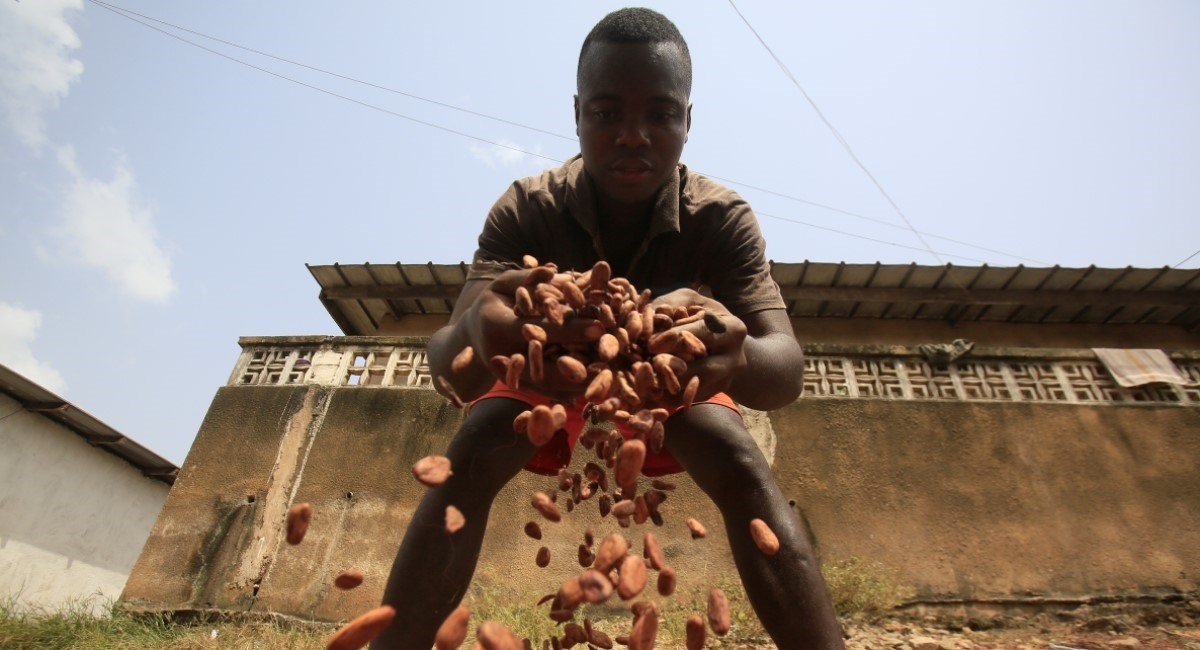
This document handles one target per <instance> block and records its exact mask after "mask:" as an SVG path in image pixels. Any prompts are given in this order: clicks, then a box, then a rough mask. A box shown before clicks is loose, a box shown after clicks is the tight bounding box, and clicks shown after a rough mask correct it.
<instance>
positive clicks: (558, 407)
mask: <svg viewBox="0 0 1200 650" xmlns="http://www.w3.org/2000/svg"><path fill="white" fill-rule="evenodd" d="M550 415H552V416H553V417H554V430H555V431H557V430H559V429H561V428H563V425H565V424H566V423H567V407H565V406H563V405H562V404H551V405H550Z"/></svg>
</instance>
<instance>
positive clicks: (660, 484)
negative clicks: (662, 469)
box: [650, 478, 675, 498]
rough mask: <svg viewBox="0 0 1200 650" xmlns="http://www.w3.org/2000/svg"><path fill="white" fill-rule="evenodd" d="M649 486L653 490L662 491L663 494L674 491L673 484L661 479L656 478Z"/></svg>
mask: <svg viewBox="0 0 1200 650" xmlns="http://www.w3.org/2000/svg"><path fill="white" fill-rule="evenodd" d="M650 486H651V487H653V488H654V489H655V490H663V491H665V492H670V491H671V490H674V489H675V484H674V483H672V482H670V481H664V480H662V479H657V478H656V479H654V480H653V481H650ZM664 498H665V495H664Z"/></svg>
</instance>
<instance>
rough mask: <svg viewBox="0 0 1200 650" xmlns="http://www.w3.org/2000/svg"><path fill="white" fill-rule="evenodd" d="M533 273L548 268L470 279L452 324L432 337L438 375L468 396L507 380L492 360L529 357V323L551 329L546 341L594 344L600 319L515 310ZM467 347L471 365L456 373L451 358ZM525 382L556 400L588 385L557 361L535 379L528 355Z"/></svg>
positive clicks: (578, 392)
mask: <svg viewBox="0 0 1200 650" xmlns="http://www.w3.org/2000/svg"><path fill="white" fill-rule="evenodd" d="M531 273H545V271H544V270H542V271H539V270H537V269H523V270H518V271H506V272H504V273H502V274H500V275H499V276H497V277H496V279H495V280H493V281H491V282H487V281H478V282H475V283H469V284H468V285H467V286H465V287H464V288H463V292H462V294H461V295H460V296H459V299H458V303H457V305H456V306H455V314H454V315H452V316H451V325H449V326H447V327H446V328H443V329H442V330H439V331H438V333H437V334H435V335H434V337H433V338H431V339H430V345H429V354H430V367H431V369H432V370H433V371H434V374H437V375H439V376H441V377H444V378H445V379H446V380H447V382H449V383H450V385H451V386H452V387H453V388H454V390H455V392H456V393H458V395H459V396H460V397H462V398H463V399H465V400H471V399H474V398H477V397H478V396H479V395H482V394H483V393H484V392H486V391H487V390H488V389H490V388H491V387H492V384H494V383H495V381H496V380H497V379H499V380H501V381H503V380H504V379H505V376H504V373H503V372H502V369H501V368H498V367H497V366H495V365H494V364H492V363H491V359H492V358H494V357H497V356H502V357H506V358H508V357H511V356H512V355H514V354H521V355H525V356H528V354H529V342H528V341H527V340H526V339H525V337H524V336H523V335H522V332H521V328H522V326H523V325H525V324H526V323H533V324H536V325H538V326H539V327H541V328H542V329H543V330H545V332H546V338H547V341H546V345H551V344H570V343H590V342H594V341H596V340H597V339H599V338H600V336H601V334H603V333H604V328H603V327H602V326H601V325H600V323H599V322H598V321H596V320H594V319H588V318H572V319H567V320H566V321H565V322H563V324H561V325H558V324H556V323H554V322H553V321H551V320H549V319H547V318H544V317H541V316H537V317H525V318H523V317H520V316H518V315H517V313H516V311H515V310H514V305H515V303H516V292H517V288H518V287H521V286H525V285H526V284H527V283H528V281H529V279H530V274H531ZM456 345H457V347H455V346H456ZM467 346H470V347H471V348H472V349H473V350H474V360H473V361H472V363H471V365H470V367H468V368H466V369H463V370H462V371H460V372H459V373H454V372H451V371H450V360H451V359H453V358H454V356H455V355H457V354H458V353H459V352H460V351H461V350H462V348H464V347H467ZM435 347H436V351H435ZM520 387H521V388H522V389H528V390H532V391H535V392H538V393H541V394H544V395H546V396H548V397H551V398H554V399H573V398H575V397H578V396H579V395H582V394H583V391H584V389H585V388H586V387H587V384H586V383H583V384H580V383H574V382H571V381H568V380H567V379H566V378H564V377H563V376H562V374H561V373H560V372H559V371H558V369H557V368H556V367H555V365H554V364H553V363H550V364H545V365H544V370H543V377H542V379H541V381H536V382H535V381H533V380H532V378H531V377H530V372H529V364H528V359H527V363H526V366H525V371H524V372H523V373H522V375H521V380H520ZM439 388H440V387H439Z"/></svg>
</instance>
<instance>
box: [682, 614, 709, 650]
mask: <svg viewBox="0 0 1200 650" xmlns="http://www.w3.org/2000/svg"><path fill="white" fill-rule="evenodd" d="M684 629H685V634H686V635H687V650H703V648H704V640H705V639H704V637H705V636H707V634H708V631H707V630H706V629H705V627H704V619H703V618H702V617H701V616H700V615H699V614H693V615H692V616H689V617H688V620H687V623H685V624H684Z"/></svg>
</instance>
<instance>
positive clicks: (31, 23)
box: [0, 0, 83, 150]
mask: <svg viewBox="0 0 1200 650" xmlns="http://www.w3.org/2000/svg"><path fill="white" fill-rule="evenodd" d="M82 9H83V0H23V1H22V2H16V1H15V0H4V1H3V2H0V116H2V117H3V119H4V121H5V122H7V123H8V125H9V127H11V128H12V130H13V131H14V132H15V133H16V134H17V137H18V138H19V139H20V140H21V141H22V142H24V143H25V144H26V145H28V146H29V147H31V148H33V149H35V150H40V149H41V147H42V145H43V144H45V142H46V122H45V113H46V112H47V111H50V110H53V109H55V108H57V107H58V104H59V102H61V101H62V99H63V98H64V97H66V96H67V92H68V91H69V90H70V86H71V84H72V83H73V82H75V81H77V80H78V79H79V77H80V75H82V74H83V63H82V62H80V61H79V60H78V59H75V58H72V52H74V51H75V50H76V49H78V48H79V46H80V42H79V36H78V35H76V34H75V30H73V29H71V26H70V25H68V24H67V19H66V15H67V12H69V11H80V10H82Z"/></svg>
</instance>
